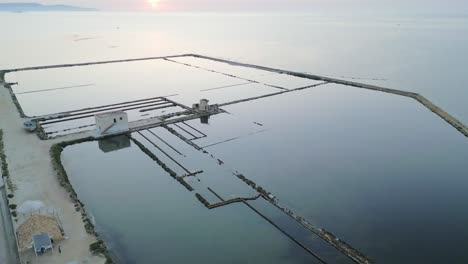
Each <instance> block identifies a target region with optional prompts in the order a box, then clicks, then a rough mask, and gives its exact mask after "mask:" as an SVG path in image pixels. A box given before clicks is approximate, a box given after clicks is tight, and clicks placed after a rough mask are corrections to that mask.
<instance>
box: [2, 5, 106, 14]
mask: <svg viewBox="0 0 468 264" xmlns="http://www.w3.org/2000/svg"><path fill="white" fill-rule="evenodd" d="M51 11H68V12H94V11H99V10H98V9H95V8H84V7H77V6H69V5H43V4H39V3H0V12H18V13H21V12H51Z"/></svg>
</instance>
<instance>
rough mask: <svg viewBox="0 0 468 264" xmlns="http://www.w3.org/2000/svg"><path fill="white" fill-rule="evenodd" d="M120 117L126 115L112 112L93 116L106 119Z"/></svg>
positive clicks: (120, 112)
mask: <svg viewBox="0 0 468 264" xmlns="http://www.w3.org/2000/svg"><path fill="white" fill-rule="evenodd" d="M120 115H127V113H126V112H124V111H112V112H106V113H100V114H96V115H95V116H96V117H97V118H106V117H112V116H120Z"/></svg>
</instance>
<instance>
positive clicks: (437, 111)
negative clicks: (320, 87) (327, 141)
mask: <svg viewBox="0 0 468 264" xmlns="http://www.w3.org/2000/svg"><path fill="white" fill-rule="evenodd" d="M191 56H192V57H195V58H200V59H207V60H212V61H217V62H222V63H227V64H230V65H234V66H240V67H247V68H253V69H258V70H263V71H268V72H274V73H278V74H287V75H291V76H296V77H300V78H306V79H311V80H317V81H324V82H327V83H336V84H341V85H346V86H352V87H356V88H362V89H367V90H373V91H378V92H384V93H390V94H395V95H400V96H406V97H409V98H413V99H415V100H416V101H418V102H420V103H421V104H422V105H424V106H425V107H427V108H428V109H429V110H431V111H432V112H434V113H435V114H437V115H438V116H440V117H441V118H442V119H443V120H445V121H446V122H447V123H449V124H450V125H451V126H453V127H454V128H455V129H457V130H458V131H460V133H462V134H463V135H464V136H465V137H468V128H467V127H466V126H465V125H464V124H463V123H462V122H460V121H459V120H457V119H456V118H455V117H453V116H452V115H450V114H449V113H447V112H445V111H444V110H442V109H441V108H440V107H438V106H437V105H435V104H434V103H432V102H431V101H429V100H428V99H426V98H424V97H423V96H422V95H420V94H418V93H413V92H408V91H402V90H397V89H390V88H385V87H380V86H376V85H370V84H364V83H358V82H350V81H346V80H340V79H335V78H329V77H324V76H319V75H313V74H307V73H300V72H293V71H287V70H281V69H275V68H270V67H264V66H259V65H254V64H247V63H241V62H235V61H230V60H224V59H219V58H214V57H209V56H203V55H197V54H191ZM255 99H258V98H255ZM251 100H252V99H251ZM236 103H237V102H236ZM231 104H232V103H231Z"/></svg>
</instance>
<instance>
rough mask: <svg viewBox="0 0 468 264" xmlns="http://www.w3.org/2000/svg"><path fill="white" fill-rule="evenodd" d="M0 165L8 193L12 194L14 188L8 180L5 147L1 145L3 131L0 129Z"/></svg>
mask: <svg viewBox="0 0 468 264" xmlns="http://www.w3.org/2000/svg"><path fill="white" fill-rule="evenodd" d="M0 163H1V166H0V167H1V168H2V169H1V171H2V178H3V179H4V180H5V179H6V181H5V182H6V185H7V188H8V190H10V192H14V190H15V187H14V185H13V183H12V182H11V178H10V171H9V170H8V163H7V160H6V155H5V145H4V144H3V130H1V129H0Z"/></svg>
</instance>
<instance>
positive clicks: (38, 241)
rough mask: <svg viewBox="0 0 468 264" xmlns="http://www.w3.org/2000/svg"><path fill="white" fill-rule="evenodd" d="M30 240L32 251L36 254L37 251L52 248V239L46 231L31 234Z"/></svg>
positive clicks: (40, 251)
mask: <svg viewBox="0 0 468 264" xmlns="http://www.w3.org/2000/svg"><path fill="white" fill-rule="evenodd" d="M32 240H33V244H34V253H36V256H37V253H42V251H47V250H49V249H52V240H50V236H49V234H47V233H41V234H37V235H33V237H32Z"/></svg>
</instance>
